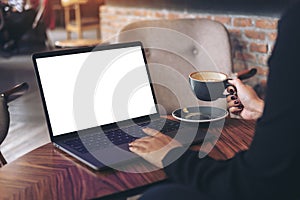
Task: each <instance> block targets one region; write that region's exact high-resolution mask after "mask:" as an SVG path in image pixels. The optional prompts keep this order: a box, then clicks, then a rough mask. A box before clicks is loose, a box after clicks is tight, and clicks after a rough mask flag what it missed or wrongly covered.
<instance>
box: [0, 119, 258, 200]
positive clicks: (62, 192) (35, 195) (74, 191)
mask: <svg viewBox="0 0 300 200" xmlns="http://www.w3.org/2000/svg"><path fill="white" fill-rule="evenodd" d="M254 128H255V121H245V120H240V119H230V118H228V119H226V122H225V126H224V128H223V129H222V135H221V137H220V138H219V140H218V142H217V144H216V145H215V147H214V148H213V150H212V151H211V152H210V154H209V155H210V156H211V157H213V158H215V159H228V158H231V157H232V156H234V154H235V153H236V152H238V151H241V150H246V149H247V148H248V147H249V145H250V143H251V141H252V137H253V134H254ZM203 145H204V144H203ZM194 148H195V147H194ZM151 167H152V166H151V165H150V164H149V165H147V164H145V163H135V164H131V165H127V166H124V169H129V168H132V169H135V168H136V169H141V168H147V169H149V168H151ZM165 179H166V176H165V173H164V172H163V170H155V171H153V172H148V173H126V172H122V171H115V170H112V169H108V170H105V171H98V172H96V171H93V170H91V169H90V168H88V167H86V166H85V165H83V164H81V163H79V162H77V161H76V160H75V159H73V158H71V157H70V156H68V155H67V154H65V153H63V152H61V151H60V150H58V149H56V148H54V147H53V146H52V144H46V145H44V146H42V147H40V148H38V149H36V150H34V151H32V152H30V153H28V154H26V155H24V156H22V157H21V158H19V159H17V160H15V161H14V162H12V163H9V164H7V165H5V166H4V167H2V168H0V198H1V199H2V198H3V199H5V198H9V199H91V198H95V197H105V196H107V195H119V196H121V195H125V196H128V195H133V194H136V193H138V192H141V191H142V190H143V189H145V187H146V186H149V184H154V183H158V182H160V181H163V180H165ZM124 191H126V192H124ZM120 192H121V193H120Z"/></svg>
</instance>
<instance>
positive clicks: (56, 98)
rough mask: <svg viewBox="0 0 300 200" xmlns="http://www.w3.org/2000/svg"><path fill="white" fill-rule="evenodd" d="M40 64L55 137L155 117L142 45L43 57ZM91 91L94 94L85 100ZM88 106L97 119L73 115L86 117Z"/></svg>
mask: <svg viewBox="0 0 300 200" xmlns="http://www.w3.org/2000/svg"><path fill="white" fill-rule="evenodd" d="M36 63H37V68H38V71H39V76H40V80H41V85H42V89H43V93H44V98H45V102H46V105H47V110H48V115H49V120H50V123H51V127H52V132H53V136H57V135H61V134H65V133H70V132H74V131H79V130H84V129H88V128H91V127H96V126H100V125H106V124H111V123H114V122H119V121H123V120H127V119H132V118H136V117H141V116H146V115H151V114H154V113H157V110H156V107H155V101H154V97H153V94H152V91H151V87H150V82H149V78H148V74H147V69H146V66H145V62H144V58H143V53H142V49H141V47H140V46H133V47H124V48H119V49H109V50H101V51H93V52H87V53H76V54H68V55H61V56H52V57H42V58H37V59H36ZM91 80H92V81H91ZM136 80H138V81H136ZM85 83H86V84H85ZM89 89H90V90H91V91H92V95H88V96H85V97H84V98H82V95H85V93H84V91H85V90H89ZM78 99H80V101H79V103H78ZM76 100H77V101H76ZM91 102H92V104H93V105H90V104H91ZM86 107H92V108H93V115H94V117H95V119H96V121H93V120H92V121H91V120H88V119H89V116H84V114H83V115H80V116H79V118H78V116H77V117H75V114H76V113H77V112H74V110H82V113H85V112H84V109H86ZM118 107H120V109H118ZM124 109H125V112H123V110H124ZM118 110H122V112H118ZM78 119H79V121H80V123H78Z"/></svg>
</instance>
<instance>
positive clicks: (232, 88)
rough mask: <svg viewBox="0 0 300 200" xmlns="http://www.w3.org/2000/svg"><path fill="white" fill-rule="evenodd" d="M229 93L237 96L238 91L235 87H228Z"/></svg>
mask: <svg viewBox="0 0 300 200" xmlns="http://www.w3.org/2000/svg"><path fill="white" fill-rule="evenodd" d="M227 92H228V93H229V94H235V93H236V90H235V88H234V87H233V86H228V87H227Z"/></svg>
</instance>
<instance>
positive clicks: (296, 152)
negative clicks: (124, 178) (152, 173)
mask: <svg viewBox="0 0 300 200" xmlns="http://www.w3.org/2000/svg"><path fill="white" fill-rule="evenodd" d="M299 49H300V3H297V4H295V5H293V6H292V7H291V8H290V9H289V10H288V11H287V12H286V13H285V14H284V15H283V16H282V18H281V20H279V23H278V37H277V40H276V44H275V47H274V50H273V53H272V55H271V57H270V59H269V67H270V71H269V76H268V91H267V94H266V100H265V108H264V113H263V116H262V117H261V118H260V119H259V120H258V122H257V125H256V131H255V136H254V139H253V142H252V144H251V147H250V148H249V150H248V151H244V152H240V153H238V154H236V155H235V157H234V158H232V159H229V160H226V161H216V160H213V159H211V158H209V157H205V158H203V159H199V157H198V153H196V152H192V151H187V152H186V153H184V154H183V155H182V156H181V157H180V158H179V159H178V160H176V161H175V162H173V163H172V164H170V165H168V166H166V167H165V172H166V173H167V176H168V177H169V178H170V179H171V180H173V181H175V182H178V183H182V184H185V185H189V186H190V187H194V188H196V189H197V190H200V191H202V192H204V193H206V194H209V195H211V196H214V197H216V198H220V199H221V198H222V199H238V200H240V199H242V200H244V199H249V200H250V199H251V200H253V199H266V200H267V199H272V200H274V199H289V200H290V199H300V188H299V187H300V184H299V180H300V145H299V144H298V143H299V141H300V121H299V119H300V117H299V115H300V109H299V108H300V99H299V95H298V93H299V91H300V50H299ZM180 151H182V149H180V148H177V149H173V150H172V151H170V152H169V153H168V154H167V155H166V157H165V158H164V160H163V163H164V164H165V165H166V164H167V163H169V161H170V160H172V158H173V157H174V156H175V155H176V154H177V153H178V152H180Z"/></svg>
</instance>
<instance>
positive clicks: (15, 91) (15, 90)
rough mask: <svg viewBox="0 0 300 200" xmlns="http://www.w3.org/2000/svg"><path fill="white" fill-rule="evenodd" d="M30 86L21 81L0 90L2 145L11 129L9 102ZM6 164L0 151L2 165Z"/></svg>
mask: <svg viewBox="0 0 300 200" xmlns="http://www.w3.org/2000/svg"><path fill="white" fill-rule="evenodd" d="M28 88H29V85H28V84H27V83H25V82H24V83H21V84H18V85H16V86H14V87H12V88H11V89H9V90H6V91H4V92H0V145H1V144H2V142H3V141H4V139H5V138H6V136H7V133H8V129H9V122H10V117H9V111H8V105H7V104H8V103H10V102H11V101H13V100H15V99H17V98H18V97H20V96H22V95H23V94H24V93H25V92H26V91H27V90H28ZM5 164H6V160H5V158H4V157H3V155H2V153H1V151H0V167H2V166H3V165H5Z"/></svg>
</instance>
